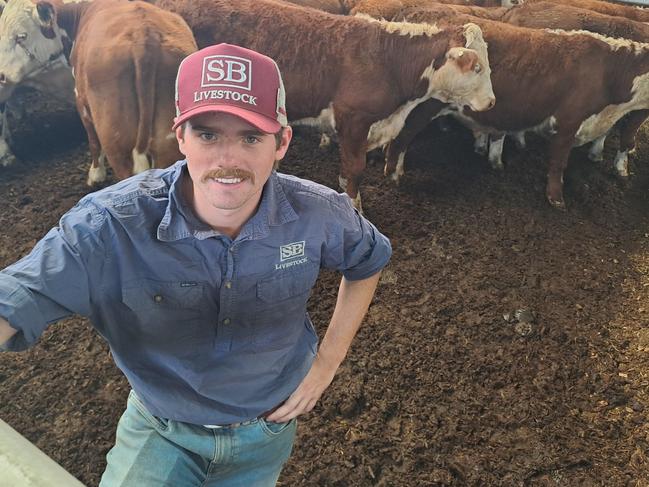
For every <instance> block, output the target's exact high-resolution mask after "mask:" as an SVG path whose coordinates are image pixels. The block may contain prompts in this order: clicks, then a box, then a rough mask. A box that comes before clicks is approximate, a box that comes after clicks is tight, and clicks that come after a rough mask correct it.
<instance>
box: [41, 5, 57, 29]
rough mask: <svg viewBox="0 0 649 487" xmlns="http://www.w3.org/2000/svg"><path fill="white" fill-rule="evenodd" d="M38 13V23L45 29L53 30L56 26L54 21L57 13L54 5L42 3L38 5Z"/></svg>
mask: <svg viewBox="0 0 649 487" xmlns="http://www.w3.org/2000/svg"><path fill="white" fill-rule="evenodd" d="M36 13H37V14H38V19H37V20H38V21H39V22H40V23H41V24H42V26H43V27H49V28H52V27H53V26H54V19H55V16H56V13H55V11H54V5H52V4H51V3H50V2H45V1H40V2H38V3H37V4H36Z"/></svg>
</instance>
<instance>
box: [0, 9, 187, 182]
mask: <svg viewBox="0 0 649 487" xmlns="http://www.w3.org/2000/svg"><path fill="white" fill-rule="evenodd" d="M0 32H1V33H2V36H1V37H0V80H5V83H6V84H9V83H11V84H17V83H20V82H22V81H23V80H24V79H25V77H26V76H27V75H28V74H29V73H31V72H33V71H34V70H35V69H38V68H39V67H40V66H41V65H42V61H41V59H47V58H48V57H52V56H54V55H56V54H57V53H59V52H62V51H63V50H65V48H66V47H65V46H66V45H69V44H71V43H74V44H73V48H72V51H71V55H70V62H71V65H72V68H73V74H74V75H75V94H76V104H77V109H78V111H79V115H80V116H81V121H82V123H83V125H84V127H85V129H86V132H87V134H88V142H89V147H90V152H91V155H92V165H91V168H90V171H89V176H88V184H94V183H97V182H100V181H102V180H103V179H105V176H106V173H105V167H104V160H107V161H108V163H109V164H110V166H111V167H112V168H113V171H114V173H115V176H116V177H118V178H120V179H122V178H125V177H128V176H130V175H132V174H133V173H134V172H140V171H143V170H146V169H149V168H150V167H151V166H152V165H154V166H155V167H164V166H167V165H169V164H171V163H173V162H174V161H175V160H177V159H179V158H180V157H181V154H180V153H179V151H178V147H177V143H176V141H175V137H174V135H173V134H172V132H171V130H170V129H171V123H172V120H173V116H174V102H173V100H174V80H175V75H176V71H177V69H178V65H179V64H180V61H181V60H182V59H183V58H184V57H185V56H186V55H187V54H190V53H191V52H193V51H195V50H196V44H195V42H194V39H193V36H192V33H191V31H190V30H189V27H188V26H187V25H186V24H185V22H184V21H183V20H182V19H181V18H180V17H178V16H177V15H174V14H172V13H170V12H166V11H164V10H161V9H159V8H157V7H154V6H152V5H149V4H147V3H144V2H123V1H120V0H97V1H95V2H85V1H82V2H78V3H58V2H57V3H56V4H54V3H51V2H47V1H39V2H38V3H36V4H33V3H31V2H30V1H29V0H8V2H7V6H6V8H5V9H4V12H3V14H2V16H1V17H0Z"/></svg>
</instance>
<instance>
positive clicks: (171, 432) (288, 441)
mask: <svg viewBox="0 0 649 487" xmlns="http://www.w3.org/2000/svg"><path fill="white" fill-rule="evenodd" d="M296 425H297V423H296V420H292V421H289V422H288V423H272V422H267V421H265V420H264V419H261V418H260V419H255V420H252V421H251V422H250V423H249V424H244V425H241V426H237V427H234V428H228V427H225V428H218V429H211V428H206V427H204V426H200V425H193V424H189V423H182V422H179V421H172V420H166V419H162V418H158V417H156V416H153V415H152V414H151V413H149V412H148V411H147V410H146V408H145V407H144V405H143V404H142V402H141V401H140V399H139V398H138V397H137V395H136V394H135V393H134V392H133V391H131V393H130V394H129V397H128V403H127V407H126V411H124V414H123V415H122V417H121V418H120V420H119V424H118V425H117V438H116V441H115V446H114V447H113V448H112V449H111V450H110V451H109V452H108V455H107V456H106V459H107V461H108V465H107V466H106V471H105V472H104V475H103V476H102V478H101V482H100V484H99V485H100V487H162V486H167V487H189V486H192V487H217V486H218V487H234V486H240V487H272V486H274V485H275V483H276V482H277V478H278V477H279V474H280V472H281V471H282V467H283V466H284V463H286V461H287V460H288V457H289V456H290V454H291V449H292V448H293V440H294V439H295V430H296Z"/></svg>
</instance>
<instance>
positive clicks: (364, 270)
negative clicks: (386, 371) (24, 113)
mask: <svg viewBox="0 0 649 487" xmlns="http://www.w3.org/2000/svg"><path fill="white" fill-rule="evenodd" d="M176 108H177V117H176V119H175V124H174V130H175V132H176V137H177V139H178V144H179V146H180V150H181V152H182V153H183V154H184V155H185V156H186V160H183V161H179V162H177V163H176V164H175V165H173V166H171V167H170V168H167V169H163V170H152V171H147V172H145V173H142V174H139V175H137V176H134V177H132V178H129V179H127V180H125V181H122V182H120V183H118V184H115V185H113V186H111V187H109V188H106V189H104V190H102V191H99V192H97V193H93V194H90V195H88V196H86V197H84V198H83V199H82V200H81V201H80V202H79V203H78V204H77V205H76V206H75V207H74V208H72V209H71V210H70V211H69V212H68V213H66V214H65V215H64V216H63V217H62V219H61V221H60V225H59V227H57V228H54V229H52V230H51V231H50V232H49V233H48V234H47V235H46V236H45V237H44V238H43V240H41V241H40V242H39V243H38V244H37V245H36V247H35V248H34V249H33V251H32V252H31V253H30V254H29V255H28V256H26V257H25V258H23V259H22V260H20V261H19V262H17V263H16V264H14V265H12V266H10V267H8V268H7V269H5V270H4V271H2V272H0V317H2V319H0V343H5V347H6V348H7V349H9V350H21V349H24V348H26V347H28V346H30V345H32V344H33V343H34V342H35V341H36V340H37V339H38V337H39V336H40V335H41V333H42V332H43V330H44V329H45V328H46V326H47V325H48V324H49V323H52V322H54V321H56V320H59V319H61V318H63V317H65V316H67V315H70V314H72V313H79V314H82V315H86V316H89V317H90V319H91V321H92V323H93V325H94V327H95V328H96V329H97V330H98V331H99V333H100V334H101V335H102V336H103V337H104V338H105V339H106V341H107V342H108V344H109V345H110V349H111V352H112V355H113V357H114V359H115V362H116V364H117V366H118V367H119V368H120V369H121V370H122V371H123V372H124V374H125V375H126V377H127V378H128V380H129V383H130V385H131V386H132V391H131V393H130V395H129V399H128V404H127V409H126V411H125V413H124V414H123V416H122V418H121V419H120V421H119V424H118V427H117V437H116V444H115V446H114V447H113V449H112V450H111V451H110V452H109V454H108V457H107V459H108V465H107V468H106V472H105V473H104V475H103V477H102V481H101V486H104V487H108V486H110V487H113V486H133V487H147V486H156V487H157V486H163V485H165V486H173V487H183V486H208V485H209V486H235V485H236V486H245V487H252V486H272V485H275V482H276V481H277V478H278V476H279V474H280V471H281V468H282V466H283V465H284V463H285V462H286V460H287V459H288V457H289V455H290V451H291V448H292V444H293V440H294V436H295V428H296V423H295V418H296V417H297V416H299V415H300V414H304V413H306V412H308V411H310V410H311V409H312V408H313V407H314V405H315V404H316V402H317V401H318V399H319V398H320V396H321V395H322V393H323V391H324V390H325V389H326V388H327V387H328V386H329V384H330V383H331V381H332V380H333V377H334V375H335V373H336V370H337V369H338V366H339V365H340V363H341V362H342V360H343V358H344V357H345V354H346V353H347V350H348V349H349V346H350V344H351V341H352V339H353V337H354V335H355V334H356V331H357V330H358V327H359V326H360V323H361V320H362V318H363V316H364V315H365V312H366V311H367V308H368V306H369V303H370V301H371V299H372V296H373V294H374V291H375V288H376V284H377V281H378V278H379V274H380V271H381V269H382V268H383V267H384V266H385V265H386V263H387V261H388V259H389V257H390V253H391V248H390V244H389V241H388V240H387V238H386V237H384V236H383V235H382V234H381V233H379V232H378V230H377V229H376V228H375V227H374V226H373V225H372V224H371V223H370V222H369V221H367V220H366V219H364V218H363V217H362V216H360V215H359V214H358V213H357V212H356V211H355V210H354V208H353V207H352V205H351V201H350V200H349V198H348V197H347V196H346V195H344V194H338V193H336V192H335V191H333V190H331V189H329V188H326V187H323V186H321V185H318V184H315V183H313V182H309V181H305V180H302V179H298V178H295V177H291V176H287V175H283V174H279V173H276V172H275V171H274V169H273V168H274V166H275V164H276V163H277V161H279V160H280V159H282V158H283V157H284V154H286V151H287V149H288V146H289V143H290V141H291V127H289V126H288V124H287V119H286V112H285V104H284V86H283V84H282V79H281V75H280V73H279V69H278V68H277V65H276V64H275V62H274V61H273V60H272V59H270V58H268V57H266V56H262V55H261V54H259V53H256V52H254V51H250V50H247V49H243V48H240V47H237V46H232V45H228V44H219V45H217V46H211V47H208V48H205V49H203V50H201V51H199V52H196V53H194V54H192V55H190V56H188V57H187V58H186V59H185V60H184V61H183V62H182V64H181V65H180V68H179V71H178V77H177V80H176ZM321 267H326V268H332V269H338V270H340V271H341V272H342V274H343V278H342V281H341V284H340V288H339V292H338V299H337V302H336V307H335V309H334V312H333V316H332V318H331V322H330V323H329V326H328V328H327V331H326V334H325V336H324V338H323V340H322V343H321V344H320V347H319V348H318V347H317V341H318V339H317V335H316V333H315V331H314V328H313V325H312V324H311V321H310V320H309V317H308V315H307V313H306V304H307V299H308V297H309V293H310V291H311V289H312V287H313V285H314V283H315V280H316V278H317V276H318V272H319V270H320V268H321Z"/></svg>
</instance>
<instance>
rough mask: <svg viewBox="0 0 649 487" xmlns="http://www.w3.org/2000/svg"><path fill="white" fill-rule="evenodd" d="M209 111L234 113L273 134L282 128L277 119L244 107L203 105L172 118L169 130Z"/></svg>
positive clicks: (263, 130)
mask: <svg viewBox="0 0 649 487" xmlns="http://www.w3.org/2000/svg"><path fill="white" fill-rule="evenodd" d="M210 112H212V113H215V112H220V113H229V114H231V115H235V116H237V117H239V118H241V119H243V120H244V121H246V122H248V123H249V124H250V125H253V126H254V127H256V128H258V129H259V130H261V131H262V132H265V133H267V134H275V133H277V132H278V131H279V129H280V128H282V125H281V124H280V123H279V122H278V121H277V120H273V119H270V118H268V117H266V116H264V115H260V114H259V113H256V112H253V111H250V110H246V109H245V108H240V107H235V106H232V105H203V106H200V107H195V108H192V109H191V110H187V111H186V112H185V113H183V114H181V115H180V116H178V117H176V118H174V124H173V127H171V130H176V128H178V126H180V125H181V124H182V123H184V122H186V121H187V120H189V119H190V118H192V117H195V116H196V115H201V114H203V113H210Z"/></svg>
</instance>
